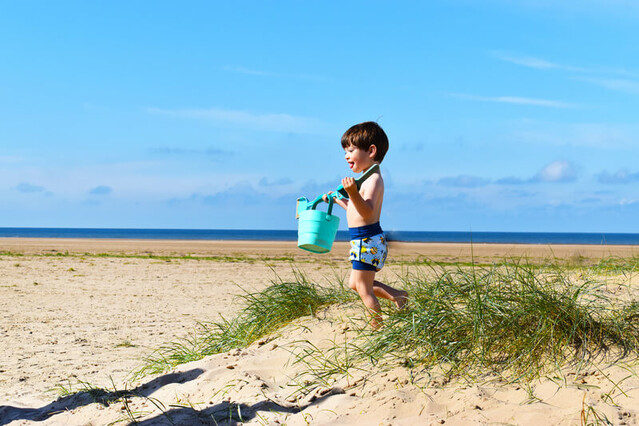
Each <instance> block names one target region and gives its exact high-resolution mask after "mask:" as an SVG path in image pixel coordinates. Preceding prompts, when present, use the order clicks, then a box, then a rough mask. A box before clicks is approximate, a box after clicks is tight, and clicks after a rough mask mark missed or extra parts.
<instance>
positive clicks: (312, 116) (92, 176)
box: [0, 0, 639, 232]
mask: <svg viewBox="0 0 639 426" xmlns="http://www.w3.org/2000/svg"><path fill="white" fill-rule="evenodd" d="M556 3H561V4H556ZM0 10H1V13H0V57H1V58H2V59H1V60H0V197H1V198H2V202H0V226H10V227H14V226H28V227H134V228H205V229H214V228H240V229H258V228H264V229H295V228H296V226H297V225H296V223H295V219H294V210H295V199H296V198H297V197H299V196H307V197H309V198H310V197H315V196H317V195H319V194H320V193H322V192H326V191H328V190H331V189H334V188H335V187H336V186H337V185H338V184H339V181H340V179H341V177H343V176H346V175H348V174H349V170H348V168H347V166H346V163H345V161H344V157H343V151H342V149H341V146H340V142H339V141H340V137H341V135H342V133H343V132H344V131H345V130H346V129H347V128H348V127H350V126H351V125H352V124H355V123H358V122H361V121H367V120H375V121H377V122H379V123H380V125H381V126H382V127H383V128H384V129H385V130H386V132H387V134H388V136H389V139H390V150H389V153H388V155H387V156H386V159H385V160H384V162H383V163H382V172H383V174H384V176H385V181H386V196H385V205H384V211H383V214H382V226H383V227H384V228H385V229H392V230H426V231H428V230H430V231H467V230H473V231H532V232H535V231H575V232H639V231H638V228H639V227H638V225H637V223H638V221H637V218H638V217H639V185H638V183H639V163H638V162H637V159H638V158H639V120H638V118H639V114H638V112H637V111H639V4H637V2H635V1H624V0H605V1H604V0H582V1H573V0H565V1H561V2H556V1H550V0H522V1H515V0H511V1H507V0H501V1H500V0H486V1H471V0H432V1H427V2H426V1H424V2H422V1H397V2H391V1H366V2H364V1H348V2H331V1H324V2H319V1H307V2H303V1H272V2H267V1H238V2H217V1H182V2H177V1H171V2H169V1H117V0H114V1H90V2H89V1H64V0H62V1H56V2H48V1H32V0H5V1H2V2H0ZM340 215H341V217H342V218H343V217H344V216H343V213H340ZM344 222H345V221H344ZM345 226H346V225H345V223H343V225H342V228H345Z"/></svg>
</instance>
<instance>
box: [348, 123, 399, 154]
mask: <svg viewBox="0 0 639 426" xmlns="http://www.w3.org/2000/svg"><path fill="white" fill-rule="evenodd" d="M371 145H375V147H376V148H377V153H376V154H375V158H374V160H375V161H379V162H380V163H381V162H382V160H383V159H384V156H385V155H386V151H388V136H386V133H384V130H383V129H382V128H381V127H380V126H379V124H377V123H375V122H374V121H366V122H364V123H359V124H356V125H354V126H353V127H351V128H350V129H348V130H347V131H346V132H345V133H344V135H343V136H342V148H344V149H346V148H347V147H349V146H354V147H356V148H359V149H362V150H364V151H368V148H370V146H371Z"/></svg>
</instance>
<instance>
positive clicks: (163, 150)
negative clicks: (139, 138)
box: [149, 146, 233, 157]
mask: <svg viewBox="0 0 639 426" xmlns="http://www.w3.org/2000/svg"><path fill="white" fill-rule="evenodd" d="M149 152H150V153H151V154H158V155H188V156H193V155H196V156H201V155H208V156H212V157H222V156H229V155H233V152H232V151H227V150H223V149H219V148H214V147H210V148H206V149H192V148H182V147H175V146H162V147H156V148H151V149H150V150H149Z"/></svg>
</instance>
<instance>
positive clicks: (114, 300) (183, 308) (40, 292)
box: [0, 238, 639, 425]
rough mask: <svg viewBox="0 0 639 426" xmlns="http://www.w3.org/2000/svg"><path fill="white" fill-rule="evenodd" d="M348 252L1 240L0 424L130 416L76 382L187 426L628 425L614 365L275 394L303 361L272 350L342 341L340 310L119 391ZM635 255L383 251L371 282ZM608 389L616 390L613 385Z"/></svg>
mask: <svg viewBox="0 0 639 426" xmlns="http://www.w3.org/2000/svg"><path fill="white" fill-rule="evenodd" d="M347 251H348V249H347V244H346V243H336V244H335V246H334V248H333V250H332V251H331V252H330V253H328V254H323V255H314V254H310V253H306V252H303V251H301V250H299V249H297V247H296V246H295V243H294V242H269V241H172V240H99V239H94V240H82V239H39V238H34V239H25V238H2V239H0V253H2V255H0V271H1V273H0V276H1V277H2V280H1V281H0V306H1V310H2V323H1V329H0V331H1V332H2V343H3V346H4V347H3V350H2V355H1V356H2V358H1V359H0V389H1V392H0V424H6V423H9V424H12V425H19V424H33V423H35V422H42V423H38V424H52V425H53V424H78V425H80V424H96V425H97V424H109V423H111V422H114V421H125V420H126V419H127V412H129V407H128V406H125V405H126V404H124V403H123V402H121V401H118V402H114V403H112V404H111V405H110V406H106V405H104V404H99V403H95V402H92V401H88V400H86V395H85V396H78V397H77V398H76V399H73V398H74V397H73V395H72V393H73V392H69V391H80V390H82V389H83V386H87V385H90V386H92V387H99V388H102V389H106V390H110V391H112V392H116V391H117V390H122V389H125V388H126V389H132V388H135V389H144V390H145V392H146V395H147V396H152V398H155V399H157V400H158V401H160V402H161V404H162V405H163V407H165V409H166V411H171V410H174V411H175V413H174V414H175V417H174V418H175V419H177V420H176V421H177V424H193V423H191V421H192V419H193V418H198V419H200V420H201V422H202V424H209V423H207V421H210V420H205V418H204V417H202V416H201V415H200V416H199V417H198V415H197V412H201V413H207V412H208V413H210V412H211V411H210V410H211V409H212V408H211V407H217V408H216V409H217V410H220V407H222V408H224V407H236V406H237V405H238V404H244V406H246V407H248V408H247V409H246V412H250V413H259V414H253V417H251V418H247V419H245V420H246V422H247V423H249V424H275V423H282V424H307V423H309V422H310V424H329V423H330V424H392V425H394V424H406V425H409V424H444V423H445V424H485V423H502V424H540V425H541V424H579V423H580V421H581V420H580V419H582V416H583V415H584V413H585V412H587V410H584V407H586V406H588V407H595V408H593V410H594V412H595V413H605V414H606V415H607V416H608V417H609V418H610V419H611V421H612V422H613V423H614V424H636V423H637V412H638V411H637V408H636V407H638V406H639V379H637V376H636V375H635V373H634V370H632V368H633V367H634V366H632V365H630V364H629V363H627V362H625V361H624V363H623V365H622V364H618V365H617V364H601V365H597V366H596V368H589V369H588V370H587V371H585V372H584V371H578V372H575V374H573V375H572V376H570V372H567V373H566V376H565V377H568V378H569V380H568V381H566V380H565V377H564V378H563V379H561V380H559V379H556V380H555V379H545V380H542V381H541V382H539V383H537V384H536V389H535V398H534V399H532V400H531V399H530V394H529V392H528V390H527V389H525V388H522V387H521V386H517V385H512V384H509V385H507V384H499V383H493V382H491V381H490V380H488V379H487V380H486V381H483V382H478V383H467V382H464V381H460V382H457V383H455V382H453V383H448V384H441V383H440V384H439V385H438V386H435V385H434V384H428V385H427V384H426V381H425V379H424V378H421V379H419V380H418V383H420V386H415V385H414V383H413V381H412V378H411V377H410V374H411V373H410V372H409V371H408V370H407V369H402V368H396V369H393V370H390V371H386V372H384V373H380V374H377V375H373V376H370V377H368V376H365V375H364V374H362V373H357V374H355V375H354V377H351V378H350V379H349V381H348V384H345V385H343V386H339V387H334V388H329V389H325V390H318V393H316V394H314V395H310V396H305V398H306V399H304V400H303V401H300V400H297V401H295V400H294V399H291V398H290V395H286V393H285V392H284V389H286V388H287V386H290V383H289V382H290V378H291V377H292V376H293V375H294V373H295V372H296V371H298V370H299V369H300V368H301V367H300V366H299V365H291V363H290V357H291V351H290V350H284V349H283V348H286V347H289V348H290V345H291V344H292V342H295V341H299V340H300V339H308V340H309V341H311V342H315V343H317V345H320V346H321V344H322V343H321V342H322V339H333V340H335V339H344V338H345V337H344V336H345V328H344V326H343V323H342V322H340V321H339V320H338V319H339V318H341V317H342V316H343V315H347V314H349V313H345V312H341V311H340V309H339V307H331V308H329V309H328V311H327V313H323V314H322V315H318V316H317V317H307V318H302V319H300V320H298V321H296V322H294V326H290V327H288V328H287V329H286V330H284V331H283V332H282V333H281V334H279V335H278V336H276V337H275V338H273V339H265V340H263V341H261V342H258V343H256V344H253V345H251V346H250V347H248V348H243V349H238V350H235V351H231V352H228V353H224V354H218V355H212V356H209V357H207V358H205V359H202V360H200V361H196V362H192V363H189V364H185V365H182V366H178V367H177V368H176V369H175V370H174V371H172V372H167V373H163V374H157V375H152V376H147V377H142V378H138V379H136V381H131V373H132V372H133V371H135V370H136V369H137V368H139V367H140V366H141V364H142V360H143V358H144V357H145V356H148V355H149V354H150V353H152V352H153V351H154V350H155V349H158V348H159V347H160V346H162V345H165V344H168V343H170V342H173V341H176V340H178V339H183V338H185V337H188V336H189V335H191V334H192V333H194V332H195V331H196V330H197V329H198V328H197V327H198V323H210V322H213V321H218V320H220V318H221V316H223V317H225V318H231V317H233V315H234V314H236V313H237V312H238V310H239V309H240V307H241V305H240V303H239V302H238V298H237V296H238V295H240V294H242V293H243V292H255V291H261V290H264V289H265V288H267V287H268V286H269V285H271V284H272V283H273V282H277V281H280V280H281V281H287V280H294V279H295V274H296V273H297V272H299V271H301V272H303V273H304V274H305V275H306V276H307V277H308V279H309V280H311V281H313V282H317V283H323V282H330V281H334V280H336V279H345V278H346V277H347V275H348V266H349V265H348V264H347V262H346V253H347ZM638 254H639V247H637V246H578V245H554V246H545V245H516V244H504V245H499V244H473V245H470V244H452V243H451V244H443V243H441V244H440V243H399V242H393V243H392V244H391V247H390V259H389V262H388V263H387V267H385V268H384V270H383V271H382V272H381V273H380V277H381V279H382V280H384V281H386V282H388V283H391V284H395V285H397V284H398V283H399V281H400V279H399V278H398V277H400V276H401V275H402V274H403V273H405V272H406V270H407V269H415V268H419V263H420V262H424V261H426V260H433V261H436V262H444V263H456V262H471V261H474V262H477V263H482V264H491V263H494V262H499V261H501V260H503V259H506V258H510V259H524V258H525V259H528V260H530V261H531V262H535V263H540V264H543V263H544V262H549V261H552V260H558V261H559V262H565V263H566V264H572V265H581V264H583V265H589V264H595V263H597V262H598V261H599V260H600V259H604V258H632V257H634V256H637V255H638ZM607 279H609V280H611V282H614V280H616V279H618V280H625V281H627V280H632V277H630V278H629V277H627V276H621V277H611V278H607ZM631 284H632V283H631ZM382 374H383V375H382ZM358 380H359V382H358ZM361 383H365V384H364V385H362V384H361ZM617 383H623V386H619V390H616V389H617V388H616V387H615V386H616V385H615V384H617ZM231 384H233V386H231ZM612 394H614V404H610V403H606V397H605V395H612ZM60 395H63V398H62V400H61V401H59V402H58V405H56V403H55V401H56V400H57V399H58V398H59V397H60ZM65 398H66V399H65ZM82 398H84V399H82ZM611 398H612V397H611ZM115 400H117V398H114V401H115ZM125 400H126V398H125ZM125 402H126V401H125ZM131 404H132V405H131V406H134V405H135V404H138V405H139V406H137V407H136V408H135V410H132V411H136V410H137V411H139V412H145V411H148V412H149V413H150V414H148V415H147V417H144V416H142V417H141V418H140V419H141V421H144V420H145V419H146V420H147V423H146V424H170V423H167V422H168V420H166V416H161V415H159V416H158V415H154V414H152V413H153V411H154V410H156V411H157V407H155V408H154V405H153V404H152V403H151V402H150V399H148V400H146V401H142V402H139V401H131ZM224 404H226V405H224ZM232 404H235V405H232ZM180 407H182V408H180ZM189 407H190V408H189ZM300 407H302V408H300ZM207 410H209V411H207ZM194 413H195V414H194ZM193 416H195V417H193ZM593 416H594V415H591V417H590V419H591V420H592V419H593V418H594V417H593ZM232 418H233V419H235V420H233V421H235V422H238V419H237V418H236V417H232ZM122 419H125V420H122ZM180 419H186V420H183V423H180V421H182V420H180ZM189 419H191V420H189ZM310 419H312V420H310ZM200 420H198V421H200ZM231 423H232V422H231ZM231 423H229V424H231ZM195 424H197V423H195ZM210 424H213V423H210Z"/></svg>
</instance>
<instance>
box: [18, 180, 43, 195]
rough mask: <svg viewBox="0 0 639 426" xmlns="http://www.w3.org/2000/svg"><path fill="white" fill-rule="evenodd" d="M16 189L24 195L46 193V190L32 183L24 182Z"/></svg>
mask: <svg viewBox="0 0 639 426" xmlns="http://www.w3.org/2000/svg"><path fill="white" fill-rule="evenodd" d="M16 189H17V190H18V191H19V192H22V193H25V194H27V193H35V192H45V191H46V188H45V187H43V186H39V185H32V184H30V183H26V182H22V183H19V184H18V185H17V186H16Z"/></svg>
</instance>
